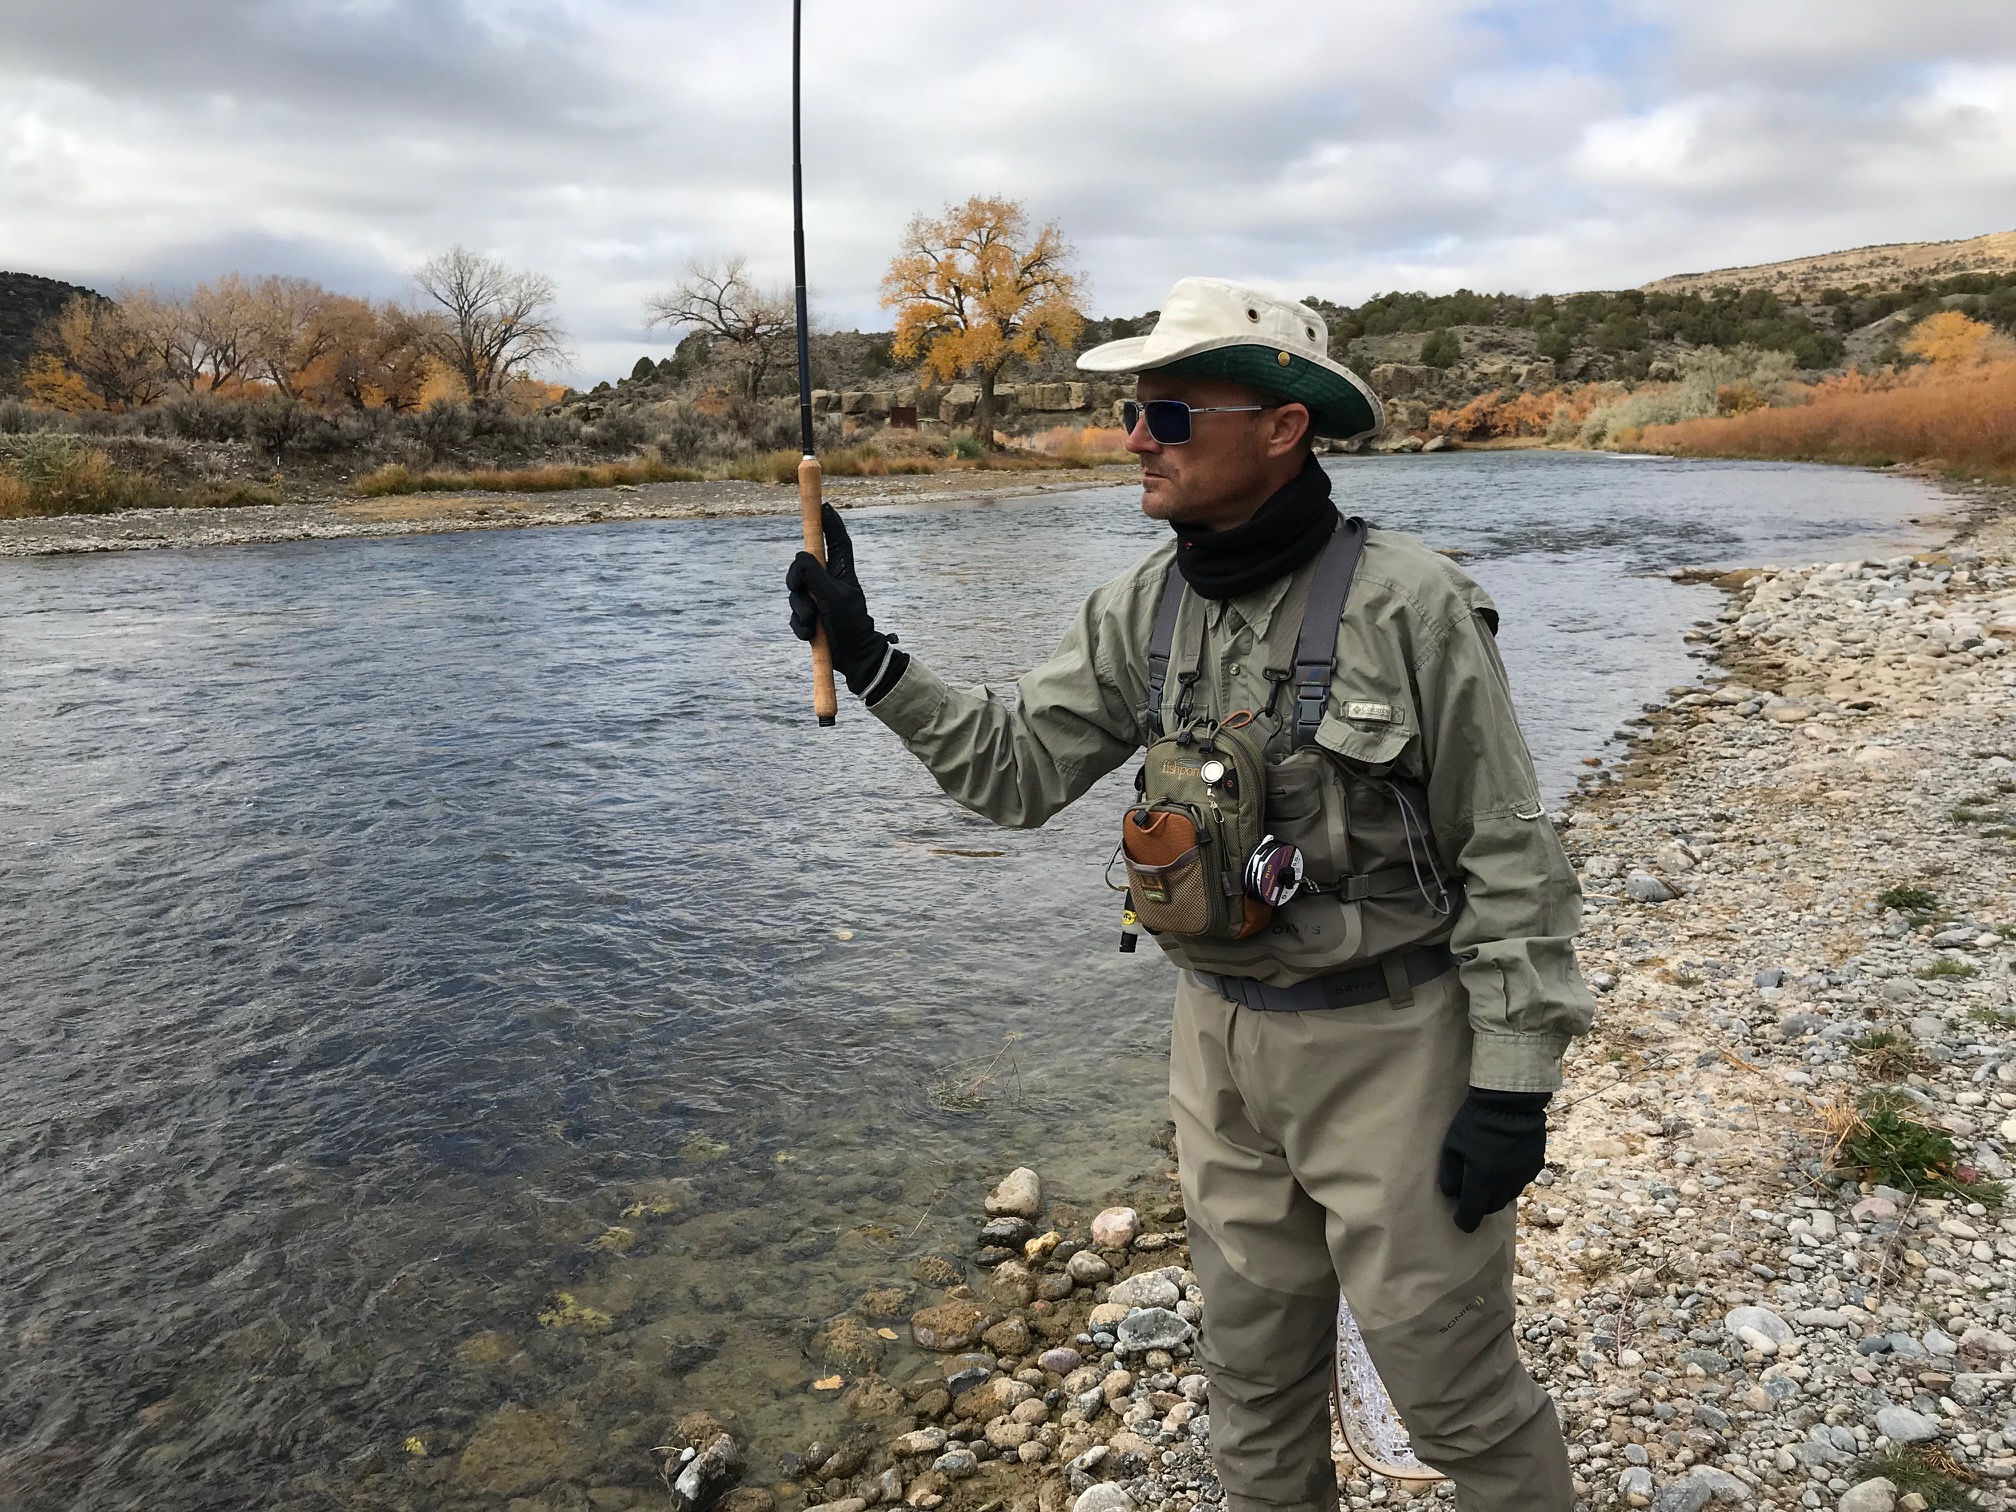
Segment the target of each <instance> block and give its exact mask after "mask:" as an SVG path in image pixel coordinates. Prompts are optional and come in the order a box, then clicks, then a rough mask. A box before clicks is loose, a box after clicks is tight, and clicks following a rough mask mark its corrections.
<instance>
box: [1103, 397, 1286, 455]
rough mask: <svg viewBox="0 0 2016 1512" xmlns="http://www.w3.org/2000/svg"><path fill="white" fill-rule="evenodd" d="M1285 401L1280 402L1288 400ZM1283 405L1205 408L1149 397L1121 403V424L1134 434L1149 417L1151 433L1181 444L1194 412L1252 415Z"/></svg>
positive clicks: (1166, 442)
mask: <svg viewBox="0 0 2016 1512" xmlns="http://www.w3.org/2000/svg"><path fill="white" fill-rule="evenodd" d="M1286 402H1287V401H1285V400H1283V401H1280V403H1286ZM1276 408H1279V404H1214V405H1207V406H1203V407H1198V406H1194V405H1189V404H1185V403H1184V402H1183V401H1182V400H1181V399H1149V400H1147V401H1145V402H1144V401H1141V400H1137V399H1129V400H1127V401H1125V402H1124V403H1123V404H1121V406H1120V424H1121V427H1122V428H1123V429H1124V430H1125V431H1126V432H1127V434H1128V435H1130V436H1131V435H1133V434H1134V427H1135V426H1137V425H1139V424H1140V423H1141V421H1142V419H1143V418H1144V417H1145V418H1146V419H1147V421H1148V434H1149V435H1150V436H1151V437H1153V438H1154V439H1155V440H1157V441H1159V442H1161V443H1162V444H1163V445H1164V446H1181V445H1182V444H1183V443H1184V442H1185V441H1188V440H1189V439H1190V433H1191V430H1192V426H1191V424H1190V417H1191V416H1192V415H1250V414H1254V413H1256V412H1257V411H1260V410H1268V409H1276Z"/></svg>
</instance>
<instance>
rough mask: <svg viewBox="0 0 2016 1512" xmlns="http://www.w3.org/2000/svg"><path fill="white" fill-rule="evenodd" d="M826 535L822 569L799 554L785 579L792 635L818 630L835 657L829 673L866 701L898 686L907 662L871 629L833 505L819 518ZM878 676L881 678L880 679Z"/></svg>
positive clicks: (850, 546)
mask: <svg viewBox="0 0 2016 1512" xmlns="http://www.w3.org/2000/svg"><path fill="white" fill-rule="evenodd" d="M821 520H822V523H823V524H824V526H825V530H826V565H825V566H823V567H822V566H820V565H819V559H818V558H817V557H815V556H813V555H812V553H811V552H809V551H801V552H799V553H798V555H797V557H796V558H795V559H794V560H793V561H792V563H791V566H790V568H789V570H787V571H786V572H785V574H784V586H785V588H786V589H787V590H789V592H790V594H791V633H792V634H793V635H795V636H797V637H798V639H800V640H802V641H809V640H811V639H812V637H813V635H814V634H815V633H816V632H817V630H818V629H819V627H820V626H821V625H824V626H825V627H826V644H827V646H828V647H829V648H830V649H831V650H832V652H833V668H834V670H835V671H837V672H838V673H839V674H840V675H841V676H842V677H844V678H846V679H847V691H848V692H850V693H853V694H855V695H856V696H860V697H865V696H867V695H868V694H870V693H878V694H879V693H880V692H885V691H887V690H888V689H889V688H893V687H894V686H895V685H896V679H897V678H899V677H901V676H902V675H903V669H904V667H906V666H908V665H909V663H910V658H909V657H907V656H905V655H904V654H903V653H902V652H901V651H892V650H891V649H890V648H891V647H892V646H894V645H895V644H896V637H895V636H893V635H884V634H883V633H882V632H881V631H880V630H877V629H876V628H875V618H874V616H873V615H871V614H870V613H869V612H868V597H867V595H866V594H864V593H863V592H862V591H861V584H860V581H859V580H858V579H856V577H855V576H854V543H853V542H852V541H851V540H849V539H848V538H847V527H846V526H845V525H843V524H842V523H841V522H840V512H839V511H838V510H836V509H835V508H834V507H833V506H832V505H831V504H827V505H825V506H823V512H822V515H821ZM878 674H879V676H878Z"/></svg>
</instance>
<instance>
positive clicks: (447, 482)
mask: <svg viewBox="0 0 2016 1512" xmlns="http://www.w3.org/2000/svg"><path fill="white" fill-rule="evenodd" d="M792 466H793V467H794V468H795V467H796V466H797V463H796V461H795V459H794V461H793V463H792ZM704 476H705V474H703V473H700V472H696V471H695V470H694V469H693V468H690V467H673V466H671V465H670V464H668V463H665V462H661V461H659V460H658V459H657V458H656V457H633V458H631V459H630V460H629V461H627V462H605V463H602V464H601V465H599V466H592V467H591V466H583V465H575V464H549V465H547V466H544V467H483V468H477V469H476V470H474V471H472V472H446V471H439V470H430V471H427V472H415V471H414V470H413V469H412V468H410V467H407V466H405V465H404V464H402V463H396V462H395V463H393V464H392V465H391V466H390V467H381V468H379V469H378V470H377V471H376V472H372V473H366V474H365V475H364V476H363V477H361V478H359V479H358V480H357V481H356V483H355V484H353V485H352V487H353V488H355V490H356V491H357V492H358V493H360V494H362V495H363V496H364V497H365V498H367V499H370V498H379V497H382V496H383V495H385V494H414V493H565V492H567V491H569V490H571V489H577V488H611V487H614V486H615V485H616V484H618V483H694V482H698V481H699V480H700V479H701V478H702V477H704Z"/></svg>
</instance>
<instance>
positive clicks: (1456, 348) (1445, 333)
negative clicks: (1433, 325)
mask: <svg viewBox="0 0 2016 1512" xmlns="http://www.w3.org/2000/svg"><path fill="white" fill-rule="evenodd" d="M1462 356H1463V343H1462V342H1460V341H1458V340H1457V339H1456V333H1455V332H1454V331H1451V330H1447V329H1443V330H1439V331H1430V332H1429V333H1428V339H1427V340H1426V341H1424V342H1422V343H1421V360H1422V361H1423V362H1424V363H1426V364H1427V365H1428V366H1429V367H1432V368H1446V367H1449V366H1452V365H1453V364H1454V363H1456V362H1457V361H1458V360H1460V359H1461V358H1462Z"/></svg>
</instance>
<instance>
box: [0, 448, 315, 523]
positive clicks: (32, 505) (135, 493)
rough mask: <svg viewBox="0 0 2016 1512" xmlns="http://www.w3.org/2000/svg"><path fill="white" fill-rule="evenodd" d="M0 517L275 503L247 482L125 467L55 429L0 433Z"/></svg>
mask: <svg viewBox="0 0 2016 1512" xmlns="http://www.w3.org/2000/svg"><path fill="white" fill-rule="evenodd" d="M0 440H4V441H5V443H6V444H5V445H0V520H25V519H38V518H46V517H49V516H53V515H75V514H112V513H114V512H116V511H118V510H122V509H225V508H234V507H242V506H244V505H248V504H278V503H279V502H280V495H279V494H278V493H276V492H274V491H273V490H272V489H268V488H259V487H256V486H254V485H252V484H249V483H196V484H187V485H184V484H176V483H169V482H165V481H163V480H162V479H160V478H155V477H150V476H149V475H147V474H145V473H134V472H126V471H123V470H122V469H120V468H119V467H117V466H115V465H114V464H113V461H112V459H111V457H109V456H107V455H106V454H105V453H104V452H103V451H101V450H99V449H98V448H96V447H91V446H86V445H85V444H83V443H82V442H81V441H80V440H78V438H76V437H74V436H68V435H63V434H61V433H58V432H33V433H30V434H28V435H25V436H13V437H5V438H0Z"/></svg>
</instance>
